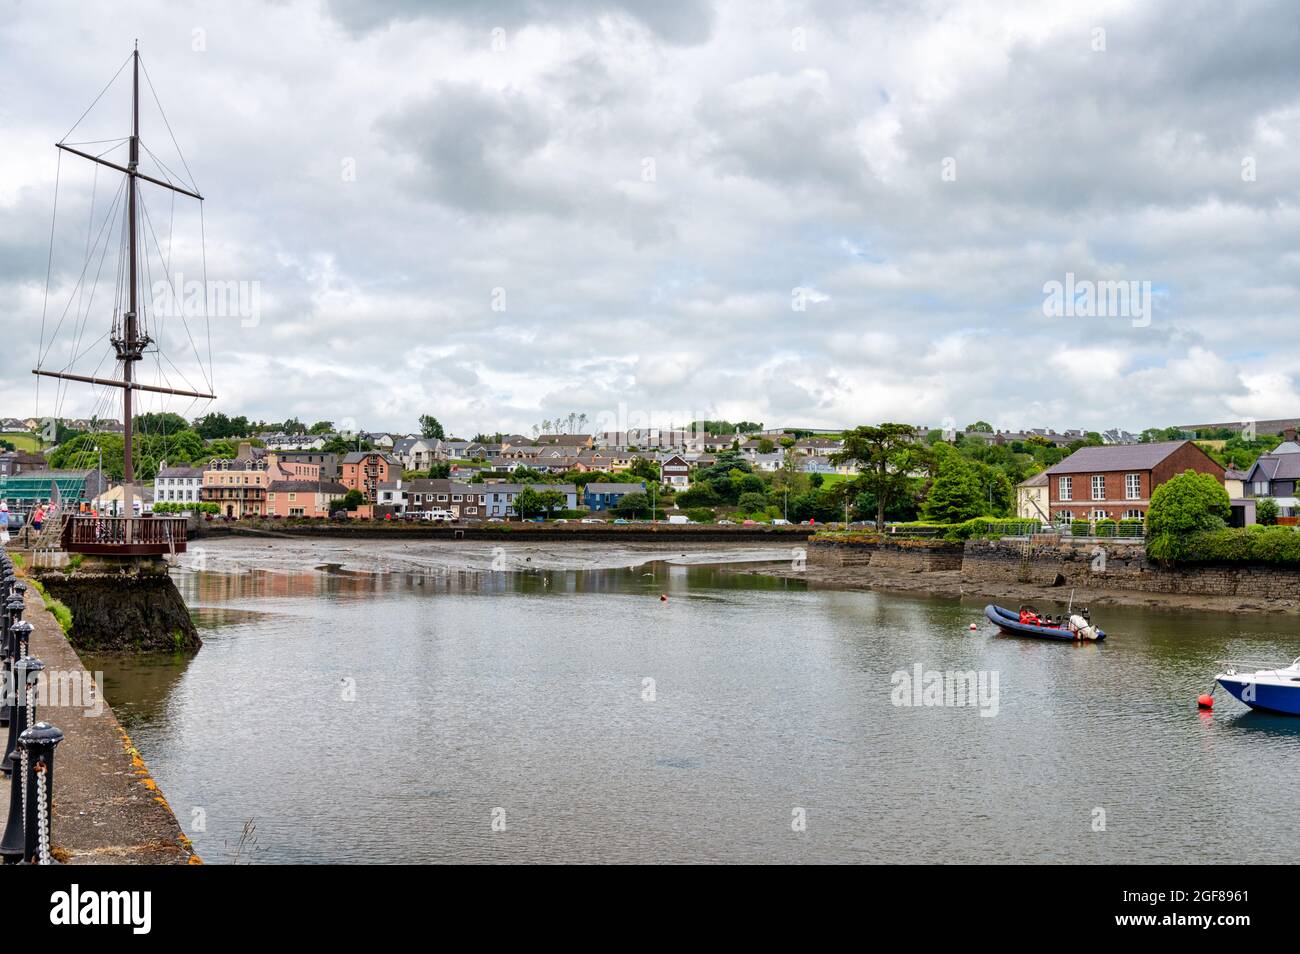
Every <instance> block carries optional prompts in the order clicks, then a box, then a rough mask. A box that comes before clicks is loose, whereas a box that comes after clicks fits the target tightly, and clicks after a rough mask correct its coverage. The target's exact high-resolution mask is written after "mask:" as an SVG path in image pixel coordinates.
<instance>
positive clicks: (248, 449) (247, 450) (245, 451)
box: [236, 441, 253, 460]
mask: <svg viewBox="0 0 1300 954" xmlns="http://www.w3.org/2000/svg"><path fill="white" fill-rule="evenodd" d="M236 456H237V457H238V458H239V459H240V460H248V458H250V457H252V456H253V445H252V444H250V443H248V441H240V442H239V453H238V454H237V455H236Z"/></svg>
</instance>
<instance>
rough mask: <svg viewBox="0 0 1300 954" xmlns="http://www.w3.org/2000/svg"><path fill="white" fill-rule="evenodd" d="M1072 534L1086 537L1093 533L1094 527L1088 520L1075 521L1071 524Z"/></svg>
mask: <svg viewBox="0 0 1300 954" xmlns="http://www.w3.org/2000/svg"><path fill="white" fill-rule="evenodd" d="M1070 532H1071V533H1072V534H1074V535H1075V536H1076V537H1086V536H1088V534H1090V533H1092V526H1091V525H1090V524H1089V523H1088V521H1087V520H1073V521H1071V522H1070Z"/></svg>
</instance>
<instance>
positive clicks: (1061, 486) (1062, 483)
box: [1057, 477, 1074, 500]
mask: <svg viewBox="0 0 1300 954" xmlns="http://www.w3.org/2000/svg"><path fill="white" fill-rule="evenodd" d="M1057 490H1058V494H1057V496H1059V497H1060V499H1061V500H1072V499H1074V478H1073V477H1061V478H1059V479H1058V480H1057Z"/></svg>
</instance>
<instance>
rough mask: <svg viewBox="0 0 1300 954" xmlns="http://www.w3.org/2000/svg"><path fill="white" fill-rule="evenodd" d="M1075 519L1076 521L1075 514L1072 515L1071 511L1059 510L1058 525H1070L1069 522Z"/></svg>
mask: <svg viewBox="0 0 1300 954" xmlns="http://www.w3.org/2000/svg"><path fill="white" fill-rule="evenodd" d="M1073 519H1074V514H1072V513H1071V512H1070V511H1068V510H1058V511H1056V522H1057V523H1069V522H1070V521H1071V520H1073Z"/></svg>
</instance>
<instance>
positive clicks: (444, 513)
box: [420, 510, 456, 523]
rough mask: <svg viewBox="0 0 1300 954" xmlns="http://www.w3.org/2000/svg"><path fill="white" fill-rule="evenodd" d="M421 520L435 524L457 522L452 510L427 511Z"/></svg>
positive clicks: (421, 515) (421, 516)
mask: <svg viewBox="0 0 1300 954" xmlns="http://www.w3.org/2000/svg"><path fill="white" fill-rule="evenodd" d="M420 519H421V520H431V521H433V522H434V523H446V522H448V521H451V520H455V519H456V517H455V515H454V514H453V513H452V512H451V511H450V510H426V511H425V512H424V513H422V514H420Z"/></svg>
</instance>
